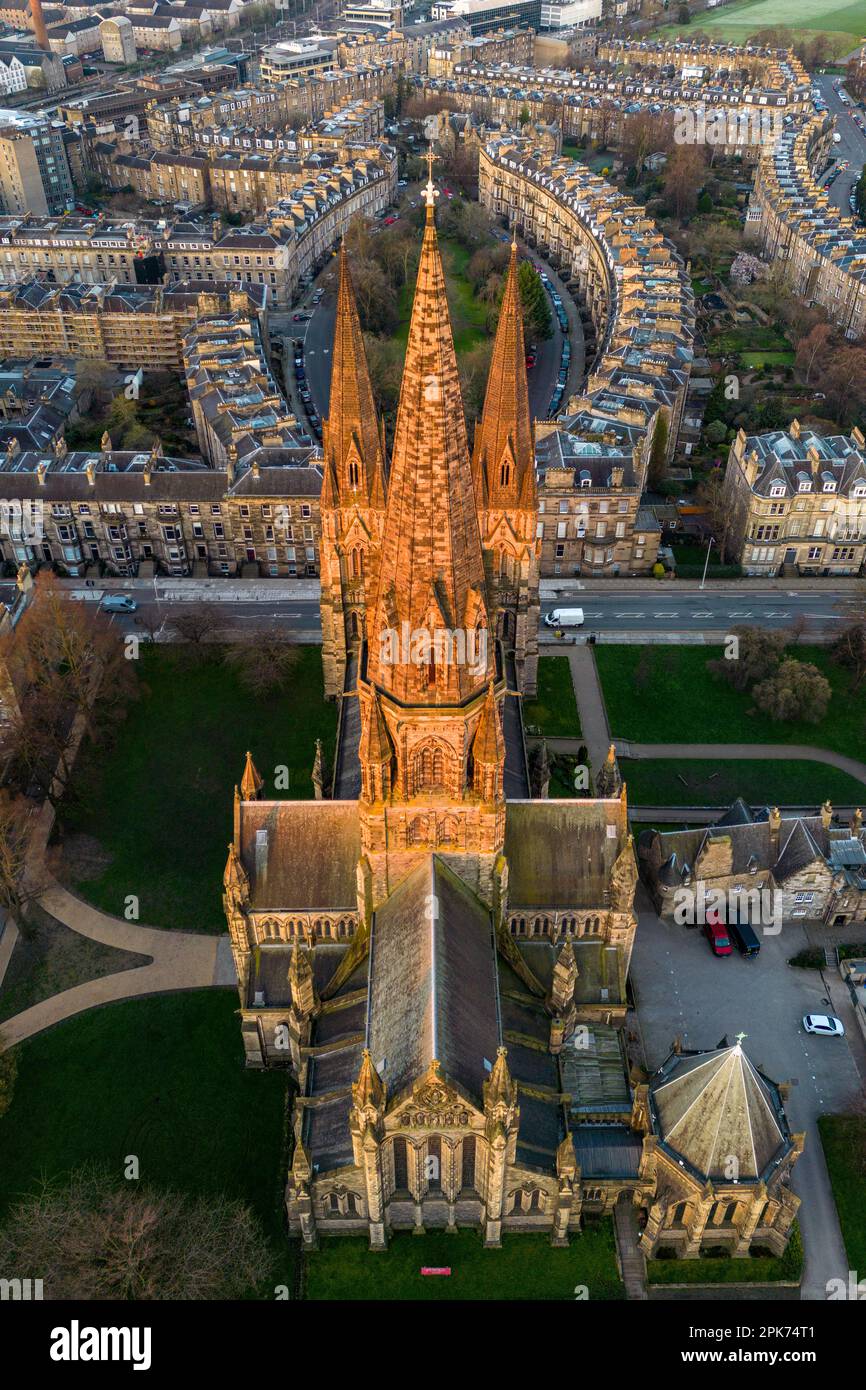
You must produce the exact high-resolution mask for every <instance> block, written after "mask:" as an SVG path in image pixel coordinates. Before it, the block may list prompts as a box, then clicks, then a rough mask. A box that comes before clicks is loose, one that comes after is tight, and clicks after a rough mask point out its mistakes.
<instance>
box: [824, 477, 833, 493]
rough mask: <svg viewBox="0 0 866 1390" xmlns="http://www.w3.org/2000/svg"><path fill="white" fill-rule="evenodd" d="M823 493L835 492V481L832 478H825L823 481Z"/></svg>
mask: <svg viewBox="0 0 866 1390" xmlns="http://www.w3.org/2000/svg"><path fill="white" fill-rule="evenodd" d="M824 491H825V492H835V491H836V480H835V479H834V478H825V479H824Z"/></svg>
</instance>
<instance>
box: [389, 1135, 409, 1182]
mask: <svg viewBox="0 0 866 1390" xmlns="http://www.w3.org/2000/svg"><path fill="white" fill-rule="evenodd" d="M391 1154H392V1158H393V1161H394V1187H395V1188H396V1189H397V1190H398V1191H402V1190H403V1189H405V1188H408V1186H409V1164H408V1160H407V1155H406V1140H405V1139H403V1138H401V1137H400V1136H398V1137H397V1138H396V1139H395V1140H394V1142H393V1144H392V1146H391Z"/></svg>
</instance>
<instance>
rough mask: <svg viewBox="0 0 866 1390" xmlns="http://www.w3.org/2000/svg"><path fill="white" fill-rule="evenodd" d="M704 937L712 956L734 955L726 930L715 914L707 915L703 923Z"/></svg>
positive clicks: (709, 913)
mask: <svg viewBox="0 0 866 1390" xmlns="http://www.w3.org/2000/svg"><path fill="white" fill-rule="evenodd" d="M704 936H705V937H706V938H707V940H708V941H709V943H710V949H711V951H712V953H713V955H714V956H732V955H733V954H734V948H733V946H732V945H731V938H730V937H729V936H728V929H727V927H726V926H725V925H724V924H723V923H722V921H721V920H720V918H719V914H718V913H717V912H712V911H710V912H708V913H707V917H706V921H705V922H704Z"/></svg>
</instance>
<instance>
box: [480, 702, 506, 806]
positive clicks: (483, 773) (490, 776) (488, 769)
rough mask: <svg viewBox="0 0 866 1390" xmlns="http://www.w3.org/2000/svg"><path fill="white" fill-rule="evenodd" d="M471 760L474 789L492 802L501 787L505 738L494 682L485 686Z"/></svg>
mask: <svg viewBox="0 0 866 1390" xmlns="http://www.w3.org/2000/svg"><path fill="white" fill-rule="evenodd" d="M472 761H473V763H474V767H475V773H474V778H475V790H476V791H477V792H479V793H480V794H481V795H482V796H483V797H484V799H485V800H486V801H494V800H495V799H496V797H497V796H498V795H499V792H500V789H501V786H502V774H503V772H504V768H505V739H504V738H503V735H502V721H501V720H500V718H499V709H498V707H497V703H496V691H495V687H494V684H493V681H491V682H490V684H489V685H488V687H487V699H486V700H485V701H484V708H483V710H482V711H481V718H480V719H479V721H478V728H477V729H476V730H475V738H474V740H473V743H472Z"/></svg>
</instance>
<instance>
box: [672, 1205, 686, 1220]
mask: <svg viewBox="0 0 866 1390" xmlns="http://www.w3.org/2000/svg"><path fill="white" fill-rule="evenodd" d="M685 1219H686V1203H685V1202H678V1203H677V1205H676V1206H675V1207H674V1209H673V1213H672V1215H671V1225H672V1226H682V1225H683V1224H684V1223H685Z"/></svg>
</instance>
